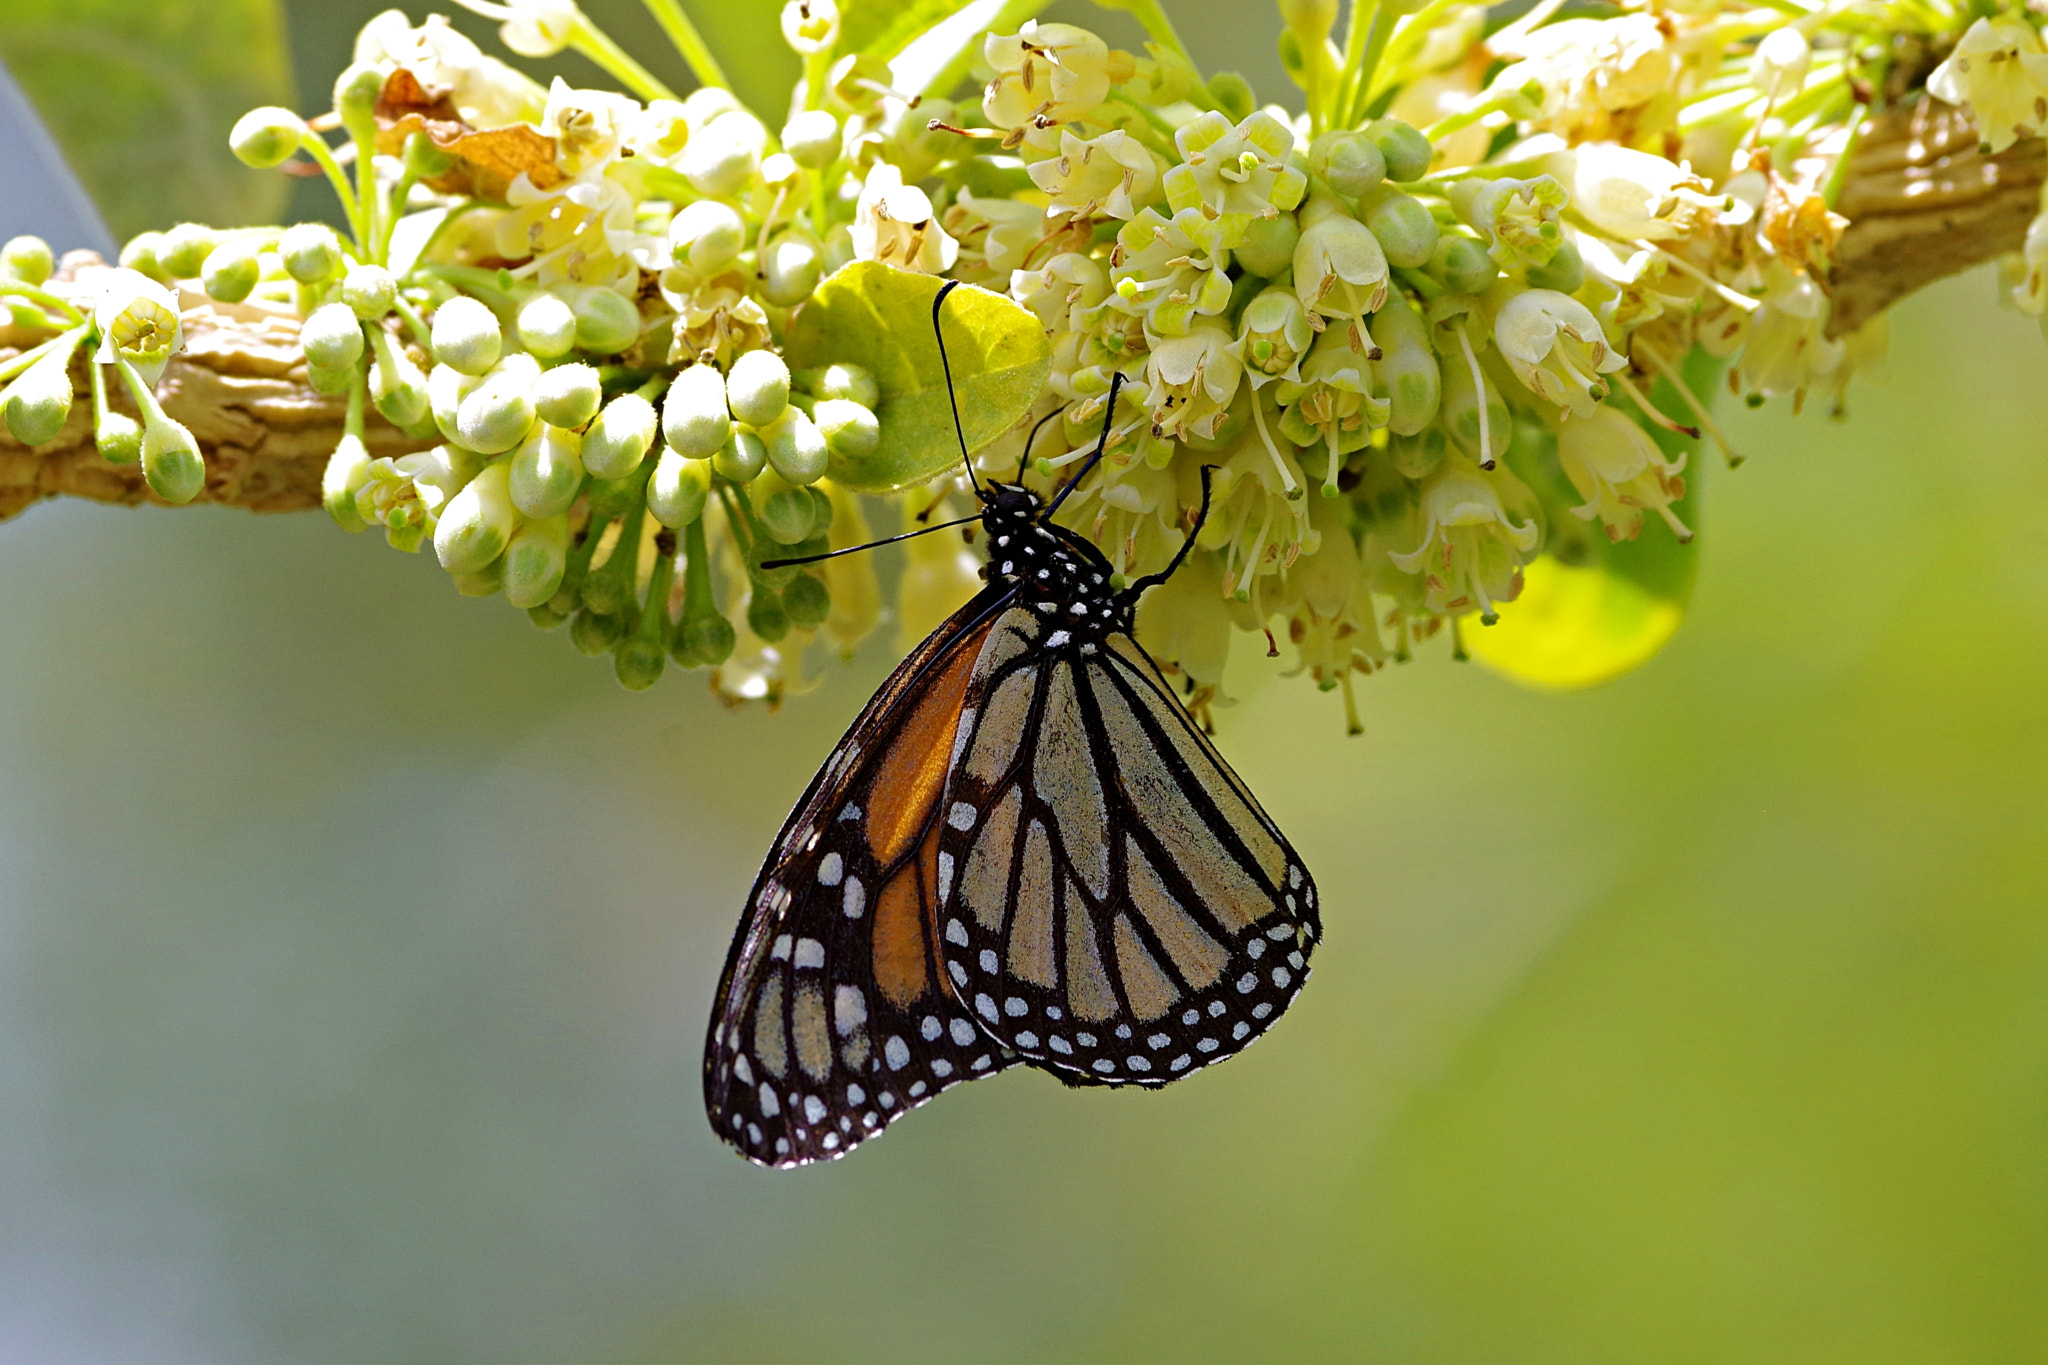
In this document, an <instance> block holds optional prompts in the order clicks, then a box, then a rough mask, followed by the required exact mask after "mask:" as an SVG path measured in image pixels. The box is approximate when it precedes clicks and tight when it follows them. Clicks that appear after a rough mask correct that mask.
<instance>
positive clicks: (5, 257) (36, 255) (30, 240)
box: [0, 236, 57, 284]
mask: <svg viewBox="0 0 2048 1365" xmlns="http://www.w3.org/2000/svg"><path fill="white" fill-rule="evenodd" d="M56 268H57V258H56V256H55V255H54V254H52V253H51V251H50V244H49V243H48V242H46V241H44V240H43V239H42V238H40V237H27V236H23V237H15V238H11V239H10V240H9V241H8V243H7V245H6V246H4V247H0V271H4V272H5V273H6V274H7V275H8V276H9V277H10V278H13V279H17V280H20V281H21V282H22V283H23V284H41V283H42V282H43V281H44V280H47V279H49V278H50V272H51V271H53V270H55V269H56Z"/></svg>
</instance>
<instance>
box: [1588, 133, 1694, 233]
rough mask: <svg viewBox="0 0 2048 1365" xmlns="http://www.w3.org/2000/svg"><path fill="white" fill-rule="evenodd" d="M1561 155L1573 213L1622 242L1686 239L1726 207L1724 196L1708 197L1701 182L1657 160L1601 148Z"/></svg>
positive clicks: (1603, 145) (1605, 145)
mask: <svg viewBox="0 0 2048 1365" xmlns="http://www.w3.org/2000/svg"><path fill="white" fill-rule="evenodd" d="M1566 155H1568V156H1569V157H1570V159H1571V163H1572V164H1571V169H1570V172H1569V178H1570V180H1571V182H1572V207H1573V208H1574V209H1575V210H1577V211H1578V213H1579V214H1580V215H1581V216H1583V217H1584V218H1585V219H1586V221H1587V222H1589V223H1591V224H1592V225H1593V226H1594V227H1596V228H1598V229H1599V230H1600V231H1602V232H1604V233H1606V234H1607V235H1608V236H1610V237H1618V238H1620V239H1621V240H1623V241H1625V242H1633V241H1636V240H1638V239H1641V238H1648V239H1649V240H1651V241H1661V240H1666V239H1669V238H1672V237H1682V236H1685V235H1686V234H1688V233H1690V232H1692V231H1694V230H1695V229H1696V228H1697V227H1699V226H1700V225H1701V224H1702V223H1703V222H1705V221H1707V220H1708V219H1710V218H1711V217H1712V216H1713V215H1715V214H1719V213H1721V212H1723V211H1725V210H1726V209H1727V208H1728V206H1729V201H1728V196H1727V195H1725V194H1723V195H1714V194H1709V193H1708V192H1707V182H1706V181H1704V180H1702V179H1700V178H1699V177H1698V176H1696V175H1694V174H1693V173H1692V172H1691V171H1688V170H1686V169H1685V168H1684V167H1682V166H1676V165H1673V164H1672V163H1671V162H1669V161H1666V160H1665V159H1664V158H1663V157H1661V156H1652V155H1651V154H1650V153H1648V152H1638V151H1634V150H1632V149H1630V148H1627V147H1617V146H1615V145H1614V144H1612V143H1605V142H1595V143H1588V144H1587V145H1585V146H1583V147H1580V148H1578V149H1577V151H1576V152H1575V153H1569V154H1566Z"/></svg>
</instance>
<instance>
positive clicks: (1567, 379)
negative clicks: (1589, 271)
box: [1493, 289, 1627, 417]
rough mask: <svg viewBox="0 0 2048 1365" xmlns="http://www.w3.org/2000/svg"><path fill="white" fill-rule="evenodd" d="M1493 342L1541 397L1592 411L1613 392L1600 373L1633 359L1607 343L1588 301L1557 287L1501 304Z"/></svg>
mask: <svg viewBox="0 0 2048 1365" xmlns="http://www.w3.org/2000/svg"><path fill="white" fill-rule="evenodd" d="M1493 342H1494V345H1496V346H1498V347H1500V353H1501V356H1502V357H1503V358H1504V359H1506V361H1507V362H1508V368H1509V369H1511V370H1513V371H1514V372H1515V378H1517V379H1519V380H1521V381H1522V383H1524V384H1525V385H1527V386H1528V388H1529V391H1530V392H1531V393H1533V394H1535V395H1536V396H1537V397H1539V398H1544V399H1548V400H1549V401H1550V402H1552V403H1555V404H1557V405H1558V406H1559V407H1560V408H1564V409H1567V410H1569V411H1570V412H1571V413H1572V415H1573V416H1575V417H1588V416H1591V415H1592V413H1593V409H1594V406H1595V404H1596V403H1597V402H1598V401H1599V399H1600V398H1601V397H1603V396H1604V395H1605V394H1606V392H1607V386H1606V385H1605V384H1603V383H1601V382H1600V376H1601V375H1603V374H1611V373H1613V372H1614V371H1616V370H1618V369H1620V368H1621V367H1622V366H1623V365H1625V364H1626V363H1627V362H1626V361H1624V360H1623V359H1622V358H1621V357H1620V356H1618V355H1616V354H1614V352H1613V351H1611V350H1609V349H1608V347H1607V336H1606V333H1604V332H1602V331H1601V330H1600V324H1599V322H1598V321H1597V320H1596V319H1595V318H1594V317H1593V314H1592V313H1591V312H1589V311H1588V310H1587V308H1586V305H1585V304H1583V303H1580V302H1579V301H1578V300H1577V299H1575V298H1572V297H1571V296H1570V295H1568V294H1560V293H1558V292H1557V291H1556V290H1555V289H1528V290H1524V291H1523V292H1522V293H1519V294H1517V295H1515V296H1514V297H1513V298H1511V299H1509V300H1508V301H1507V302H1506V303H1504V304H1502V305H1501V310H1500V313H1499V315H1498V316H1497V317H1495V318H1494V321H1493Z"/></svg>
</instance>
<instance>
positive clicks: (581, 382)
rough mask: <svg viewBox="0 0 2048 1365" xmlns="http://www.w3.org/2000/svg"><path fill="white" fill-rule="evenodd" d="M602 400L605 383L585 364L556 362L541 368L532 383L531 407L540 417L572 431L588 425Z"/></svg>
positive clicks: (553, 424)
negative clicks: (556, 363) (543, 368)
mask: <svg viewBox="0 0 2048 1365" xmlns="http://www.w3.org/2000/svg"><path fill="white" fill-rule="evenodd" d="M602 402H604V386H603V385H602V384H601V383H600V382H599V380H598V377H597V371H596V370H594V369H592V368H591V367H590V366H588V365H580V364H579V365H557V366H555V367H554V368H553V369H551V370H543V371H541V376H540V378H539V380H537V381H536V382H535V384H534V386H533V410H534V412H535V413H536V414H538V415H539V417H540V420H541V421H543V422H547V423H549V424H550V425H552V426H558V427H568V428H570V429H572V430H574V429H576V428H580V427H584V426H587V425H589V423H590V419H591V418H593V417H595V416H597V409H598V405H599V404H600V403H602Z"/></svg>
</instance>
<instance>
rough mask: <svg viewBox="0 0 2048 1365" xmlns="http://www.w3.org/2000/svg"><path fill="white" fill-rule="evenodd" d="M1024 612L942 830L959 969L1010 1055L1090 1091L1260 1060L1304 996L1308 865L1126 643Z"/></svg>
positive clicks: (999, 648) (1312, 918)
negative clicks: (1259, 1045)
mask: <svg viewBox="0 0 2048 1365" xmlns="http://www.w3.org/2000/svg"><path fill="white" fill-rule="evenodd" d="M1057 627H1058V618H1057V617H1055V619H1054V620H1053V621H1052V622H1047V621H1046V620H1045V615H1044V613H1042V612H1040V611H1034V610H1031V609H1027V608H1024V607H1014V608H1011V609H1010V610H1007V611H1005V612H1004V613H1003V615H1002V616H1001V617H1000V618H999V619H998V620H997V621H996V622H995V624H994V627H993V628H992V629H991V630H990V632H989V634H988V638H987V641H986V643H984V644H983V645H982V646H981V651H980V658H979V659H978V660H977V663H976V666H975V669H974V673H973V676H972V678H971V680H970V682H969V685H968V688H967V693H966V697H967V701H968V704H969V706H970V708H971V709H970V710H969V711H968V712H967V713H966V714H965V715H964V716H963V717H962V720H961V724H960V730H959V737H958V740H957V742H956V744H955V758H954V763H953V771H952V775H951V779H950V780H949V782H948V784H947V790H946V794H945V797H944V803H945V810H944V812H943V823H942V825H941V827H940V830H939V835H940V838H939V846H938V847H939V863H938V866H939V879H938V880H939V898H940V907H941V908H940V933H941V939H942V941H941V952H942V954H943V956H944V959H945V967H946V971H947V972H948V974H949V975H950V976H951V978H952V981H953V984H954V986H955V988H956V991H957V994H958V995H959V998H960V999H961V1000H962V1001H963V1002H965V1003H966V1005H967V1007H968V1009H969V1010H970V1011H971V1012H972V1014H973V1015H974V1017H975V1020H976V1022H977V1023H978V1024H979V1025H980V1026H981V1027H982V1028H983V1029H984V1030H986V1031H987V1032H988V1033H989V1034H990V1035H991V1036H992V1037H994V1038H996V1039H998V1040H1000V1041H1001V1042H1002V1043H1004V1044H1005V1045H1007V1046H1008V1047H1010V1048H1012V1049H1014V1050H1015V1051H1016V1052H1018V1053H1019V1054H1021V1055H1022V1056H1023V1057H1024V1058H1025V1059H1026V1060H1028V1061H1030V1062H1032V1063H1034V1064H1036V1065H1039V1066H1042V1067H1046V1068H1048V1069H1051V1070H1054V1071H1056V1072H1058V1073H1059V1074H1061V1076H1062V1078H1063V1079H1067V1080H1070V1081H1074V1082H1084V1081H1085V1082H1095V1083H1101V1084H1112V1085H1124V1084H1139V1085H1160V1084H1164V1083H1165V1082H1167V1081H1170V1080H1173V1079H1176V1078H1177V1077H1179V1076H1183V1075H1186V1074H1187V1073H1188V1072H1190V1071H1192V1070H1195V1069H1198V1068H1200V1067H1202V1066H1205V1065H1207V1064H1209V1063H1211V1062H1215V1061H1220V1060H1221V1059H1223V1058H1225V1057H1228V1056H1230V1055H1232V1054H1233V1053H1235V1052H1238V1051H1240V1050H1242V1049H1243V1048H1244V1047H1245V1046H1246V1045H1248V1044H1249V1043H1250V1042H1251V1041H1252V1040H1253V1039H1255V1038H1257V1037H1258V1036H1259V1035H1260V1034H1261V1033H1263V1032H1264V1031H1265V1030H1266V1029H1267V1028H1268V1027H1270V1026H1271V1024H1272V1022H1273V1021H1274V1020H1275V1019H1276V1018H1278V1017H1279V1015H1280V1014H1281V1012H1282V1011H1284V1010H1285V1009H1286V1008H1287V1006H1288V1004H1289V1003H1290V1002H1291V1001H1292V1000H1293V998H1294V996H1295V993H1296V992H1297V991H1299V990H1300V988H1301V983H1302V981H1303V980H1304V979H1305V978H1306V977H1307V974H1308V966H1307V958H1308V954H1309V952H1310V950H1311V948H1312V947H1313V945H1314V943H1315V941H1316V939H1317V938H1318V937H1319V936H1320V933H1321V930H1320V925H1319V922H1318V919H1317V914H1316V892H1315V885H1314V883H1313V882H1312V881H1311V880H1310V879H1309V877H1308V875H1307V872H1306V871H1305V869H1304V868H1303V866H1302V863H1301V860H1300V858H1299V857H1298V856H1297V855H1296V854H1295V852H1294V850H1293V849H1292V848H1291V847H1290V846H1289V845H1288V843H1287V841H1286V839H1285V838H1284V837H1282V835H1281V834H1280V832H1279V830H1278V829H1277V828H1276V827H1275V826H1274V825H1273V822H1272V821H1271V820H1270V819H1268V818H1267V816H1266V814H1265V812H1264V811H1263V810H1261V809H1260V808H1259V805H1258V803H1257V802H1256V801H1255V800H1253V799H1252V797H1251V795H1250V793H1249V792H1248V791H1247V790H1246V788H1245V787H1244V785H1243V783H1242V782H1240V781H1239V780H1238V778H1237V776H1236V775H1235V774H1234V773H1232V772H1231V771H1230V768H1229V767H1228V765H1226V764H1225V763H1224V762H1223V760H1222V758H1221V757H1220V756H1219V755H1218V754H1217V753H1216V751H1215V749H1214V748H1213V747H1212V746H1211V745H1210V744H1209V742H1208V740H1207V739H1206V738H1205V737H1204V736H1203V735H1202V733H1201V732H1200V731H1199V730H1198V729H1197V728H1196V727H1195V726H1194V725H1193V723H1192V722H1191V721H1190V720H1189V718H1188V715H1187V712H1186V711H1185V710H1184V709H1182V707H1181V706H1180V705H1179V703H1178V702H1176V701H1175V700H1174V698H1173V695H1172V693H1171V692H1170V691H1169V690H1168V688H1167V685H1166V683H1165V681H1164V679H1162V678H1161V677H1160V675H1159V673H1158V670H1157V669H1156V668H1155V667H1154V666H1153V664H1152V662H1151V660H1150V659H1149V658H1148V657H1146V655H1145V653H1144V651H1143V650H1142V649H1140V648H1139V647H1138V645H1137V643H1136V641H1134V640H1133V639H1132V638H1131V637H1130V636H1129V635H1128V634H1125V633H1124V632H1123V631H1121V630H1111V631H1107V632H1102V633H1095V634H1094V635H1093V638H1089V637H1088V636H1087V635H1082V634H1081V633H1079V632H1069V631H1066V630H1062V629H1058V628H1057Z"/></svg>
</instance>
